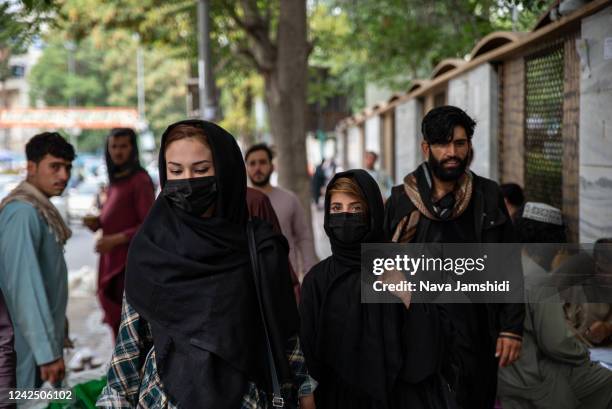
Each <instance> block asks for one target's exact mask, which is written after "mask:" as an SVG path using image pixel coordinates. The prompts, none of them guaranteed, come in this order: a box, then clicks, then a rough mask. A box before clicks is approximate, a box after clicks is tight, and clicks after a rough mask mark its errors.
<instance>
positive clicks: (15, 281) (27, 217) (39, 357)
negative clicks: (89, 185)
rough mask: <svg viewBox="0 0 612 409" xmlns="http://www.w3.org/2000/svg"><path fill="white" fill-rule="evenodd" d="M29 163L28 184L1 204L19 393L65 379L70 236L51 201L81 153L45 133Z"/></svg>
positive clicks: (35, 141)
mask: <svg viewBox="0 0 612 409" xmlns="http://www.w3.org/2000/svg"><path fill="white" fill-rule="evenodd" d="M26 157H27V161H28V162H27V178H26V180H25V181H23V182H22V183H21V184H19V186H17V187H16V188H15V189H14V190H13V191H12V192H11V193H10V194H9V195H8V196H7V197H6V198H5V199H4V200H3V201H2V203H0V288H1V289H2V292H3V294H4V298H5V301H6V305H7V307H8V310H9V313H10V316H11V319H12V321H13V327H14V332H15V351H16V354H17V387H18V388H34V387H38V386H40V385H41V384H42V383H43V382H44V381H48V382H49V383H51V384H57V383H59V382H60V381H61V380H62V379H63V378H64V375H65V366H64V359H63V343H64V330H65V327H66V304H67V302H68V274H67V268H66V262H65V260H64V245H65V243H66V240H68V238H69V237H70V235H71V232H70V229H69V228H68V227H67V226H66V224H65V223H64V220H63V219H62V217H61V215H60V214H59V212H58V211H57V209H56V208H55V206H53V204H52V203H51V201H50V200H49V198H51V197H52V196H58V195H61V194H62V192H63V191H64V189H65V188H66V184H67V183H68V179H70V172H71V168H72V161H73V160H74V157H75V153H74V148H73V147H72V145H70V144H69V143H68V142H66V140H65V139H64V138H63V137H62V136H61V135H59V134H58V133H52V132H45V133H42V134H39V135H36V136H34V137H33V138H32V139H30V141H29V142H28V143H27V144H26Z"/></svg>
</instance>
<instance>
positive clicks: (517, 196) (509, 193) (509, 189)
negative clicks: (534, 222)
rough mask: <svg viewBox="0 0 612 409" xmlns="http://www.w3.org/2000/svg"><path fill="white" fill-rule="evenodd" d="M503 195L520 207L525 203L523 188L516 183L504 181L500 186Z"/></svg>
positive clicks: (512, 203)
mask: <svg viewBox="0 0 612 409" xmlns="http://www.w3.org/2000/svg"><path fill="white" fill-rule="evenodd" d="M500 188H501V191H502V195H504V198H505V199H506V200H507V201H508V202H510V204H511V205H513V206H516V207H520V206H522V205H523V204H525V195H524V194H523V188H522V187H520V186H519V185H518V184H516V183H504V184H503V185H501V186H500Z"/></svg>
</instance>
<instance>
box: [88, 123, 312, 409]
mask: <svg viewBox="0 0 612 409" xmlns="http://www.w3.org/2000/svg"><path fill="white" fill-rule="evenodd" d="M159 175H160V179H161V180H160V184H161V186H162V192H161V194H160V195H159V197H158V198H157V200H156V202H155V204H154V205H153V208H152V209H151V211H150V213H149V215H148V216H147V219H146V220H145V222H144V224H143V226H142V228H141V230H140V231H139V232H138V233H137V235H136V237H135V238H134V239H133V241H132V245H131V247H130V252H129V255H128V262H127V270H126V290H125V299H124V305H123V313H122V322H121V327H120V329H119V335H118V338H117V344H116V348H115V352H114V355H113V358H112V361H111V365H110V369H109V372H108V384H107V386H106V388H105V389H104V391H103V392H102V395H101V396H100V398H99V400H98V402H97V407H109V408H126V407H130V408H135V407H138V408H176V407H180V408H198V409H199V408H215V409H217V408H222V409H237V408H241V409H246V408H250V409H264V408H268V407H271V403H270V402H271V401H272V395H273V392H274V389H275V387H274V386H275V385H274V381H273V379H275V378H277V379H278V380H279V382H280V385H281V386H282V397H283V398H284V406H282V407H285V408H293V407H296V405H297V401H298V397H299V398H300V402H301V403H303V405H302V406H303V407H308V406H307V403H308V402H309V400H310V401H312V397H311V394H312V390H313V389H314V384H313V383H312V380H311V379H310V377H309V376H308V374H307V371H306V367H305V365H304V362H303V361H304V359H303V355H302V352H301V349H300V344H299V338H298V336H297V333H298V325H299V324H298V322H299V320H298V316H297V308H296V306H295V300H294V298H293V290H292V285H291V280H290V275H289V271H288V261H287V260H288V258H287V254H288V246H287V242H286V240H285V239H284V238H283V237H282V236H281V235H279V234H276V233H274V232H273V231H272V228H271V227H270V226H269V225H267V224H265V223H261V222H257V221H256V220H255V221H252V222H248V221H247V218H248V217H247V207H246V172H245V168H244V161H243V160H242V155H241V153H240V150H239V148H238V145H237V144H236V141H235V140H234V138H233V137H232V136H231V135H230V134H229V133H227V132H226V131H225V130H223V129H222V128H220V127H218V126H217V125H215V124H212V123H210V122H205V121H195V120H191V121H182V122H179V123H177V124H174V125H171V126H170V127H169V128H168V129H167V130H166V132H165V133H164V135H163V136H162V144H161V151H160V156H159ZM247 223H251V226H252V227H253V231H254V236H255V240H254V241H255V244H256V247H257V251H256V253H257V255H258V259H257V260H258V264H259V274H260V275H259V278H260V279H259V280H258V284H259V285H258V287H259V293H260V294H261V297H260V299H259V300H261V303H260V302H259V300H258V297H257V291H256V284H255V281H254V276H253V271H252V268H251V259H250V252H249V241H248V239H247ZM262 311H263V316H264V317H265V321H266V324H267V325H266V326H265V327H264V325H263V320H264V319H263V318H262V314H261V312H262ZM266 329H267V332H268V333H267V334H266ZM267 339H268V340H269V347H268V342H267V341H266V340H267ZM272 363H273V364H274V365H273V364H272ZM271 367H275V373H276V375H277V376H276V377H275V378H273V377H272V376H271V373H272V370H271ZM278 401H279V400H277V402H278Z"/></svg>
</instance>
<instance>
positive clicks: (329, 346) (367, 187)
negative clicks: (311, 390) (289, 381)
mask: <svg viewBox="0 0 612 409" xmlns="http://www.w3.org/2000/svg"><path fill="white" fill-rule="evenodd" d="M383 217H384V209H383V200H382V197H381V193H380V190H379V188H378V185H377V184H376V181H375V180H374V179H373V178H372V177H371V176H370V175H369V174H368V173H367V172H366V171H364V170H350V171H347V172H342V173H338V174H336V175H335V176H334V178H332V180H331V181H330V182H329V184H328V187H327V192H326V195H325V221H324V223H325V232H326V233H327V235H328V236H329V240H330V242H331V246H332V256H331V257H329V258H327V259H325V260H323V261H321V262H320V263H319V264H317V265H316V266H314V267H313V268H312V270H311V271H310V272H309V273H308V274H307V275H306V277H305V278H304V282H303V285H302V304H301V306H300V312H301V319H302V321H301V331H300V339H301V340H302V348H303V350H304V355H305V357H306V364H307V366H308V369H309V372H310V374H311V376H312V377H313V378H314V379H315V380H316V381H317V382H318V386H317V389H316V390H315V394H314V395H315V402H316V405H317V408H324V409H335V408H338V409H344V408H351V409H402V408H410V409H432V408H436V409H437V408H448V407H452V406H451V404H450V402H446V401H445V399H446V398H450V397H448V396H445V395H446V394H445V393H443V390H442V385H443V383H444V382H443V380H442V377H441V376H440V365H441V360H442V357H443V356H444V348H443V347H442V344H441V340H440V338H441V337H442V334H443V327H442V319H441V317H440V316H439V313H438V310H437V308H435V307H434V306H430V305H425V304H413V305H410V309H409V310H408V309H407V307H406V306H404V304H362V303H361V292H360V289H361V287H360V286H361V278H360V275H361V274H360V271H361V266H360V251H361V250H360V249H361V243H382V242H383V237H384V236H383V231H382V226H383Z"/></svg>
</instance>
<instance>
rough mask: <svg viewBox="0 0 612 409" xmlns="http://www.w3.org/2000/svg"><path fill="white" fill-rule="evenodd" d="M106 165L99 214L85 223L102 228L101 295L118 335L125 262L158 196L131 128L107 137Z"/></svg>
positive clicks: (99, 248) (99, 247)
mask: <svg viewBox="0 0 612 409" xmlns="http://www.w3.org/2000/svg"><path fill="white" fill-rule="evenodd" d="M105 157H106V169H107V171H108V178H109V181H110V186H109V188H108V194H107V199H106V201H105V202H104V205H103V206H102V212H101V214H100V217H96V218H92V217H86V218H85V219H84V220H83V223H84V224H85V225H86V226H87V227H88V228H89V229H90V230H92V231H96V230H98V229H100V228H101V229H102V237H101V238H100V239H99V240H98V242H97V243H96V251H97V252H98V253H100V264H99V270H98V271H99V273H98V299H99V300H100V305H101V306H102V309H103V310H104V322H106V323H107V324H108V325H109V326H110V327H111V328H112V330H113V335H114V337H113V339H115V338H116V337H117V333H118V331H119V322H120V321H121V300H122V299H123V289H124V280H125V262H126V260H127V254H128V247H129V244H130V241H131V240H132V237H134V235H135V234H136V231H137V230H138V228H139V227H140V225H141V224H142V222H143V221H144V219H145V217H146V216H147V213H148V212H149V209H150V208H151V206H152V205H153V201H154V200H155V192H154V187H153V181H152V180H151V178H150V177H149V175H148V174H147V172H146V170H144V169H143V168H142V166H141V165H140V159H139V153H138V140H137V137H136V133H135V132H134V131H133V130H132V129H130V128H115V129H113V130H112V131H111V132H110V134H109V135H108V138H107V140H106V155H105Z"/></svg>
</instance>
